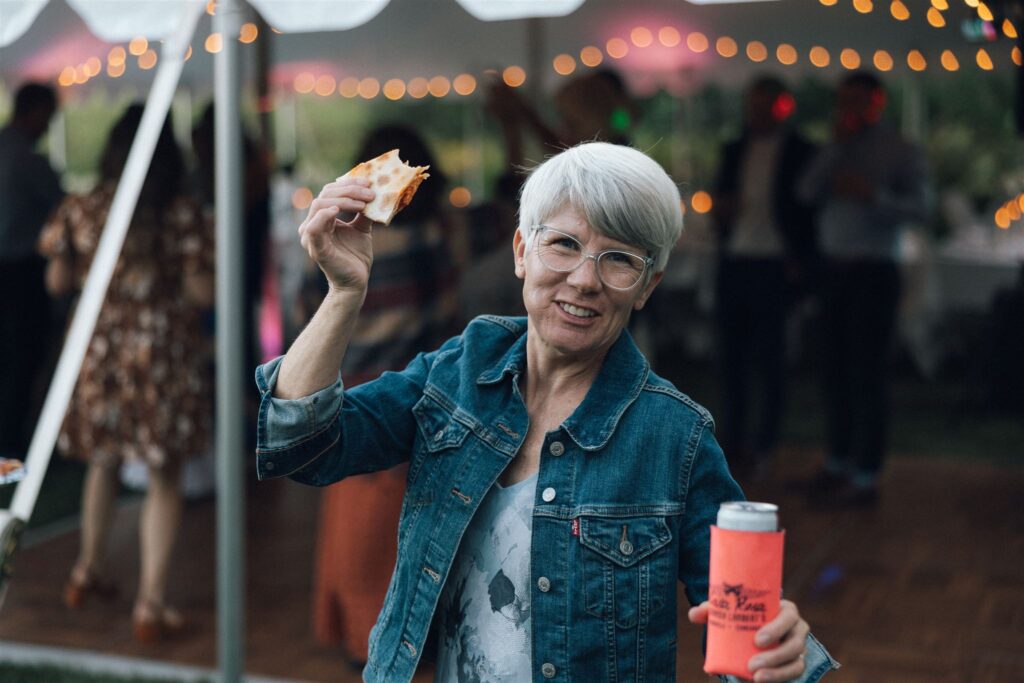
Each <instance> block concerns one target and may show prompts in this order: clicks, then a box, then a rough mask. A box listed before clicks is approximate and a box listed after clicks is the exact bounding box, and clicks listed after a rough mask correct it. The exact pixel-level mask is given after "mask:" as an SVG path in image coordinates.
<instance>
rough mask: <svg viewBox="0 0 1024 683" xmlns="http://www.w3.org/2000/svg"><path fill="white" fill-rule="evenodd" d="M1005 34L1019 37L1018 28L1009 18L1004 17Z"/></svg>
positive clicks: (1009, 36) (1008, 36) (1010, 36)
mask: <svg viewBox="0 0 1024 683" xmlns="http://www.w3.org/2000/svg"><path fill="white" fill-rule="evenodd" d="M1003 35H1004V36H1006V37H1007V38H1016V37H1017V29H1016V27H1015V26H1014V25H1013V24H1012V23H1011V22H1010V20H1009V19H1003Z"/></svg>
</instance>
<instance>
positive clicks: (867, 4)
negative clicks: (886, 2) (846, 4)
mask: <svg viewBox="0 0 1024 683" xmlns="http://www.w3.org/2000/svg"><path fill="white" fill-rule="evenodd" d="M874 8H875V6H874V5H873V4H872V3H871V0H853V9H855V10H857V11H858V12H860V13H861V14H868V13H869V12H870V11H871V10H873V9H874Z"/></svg>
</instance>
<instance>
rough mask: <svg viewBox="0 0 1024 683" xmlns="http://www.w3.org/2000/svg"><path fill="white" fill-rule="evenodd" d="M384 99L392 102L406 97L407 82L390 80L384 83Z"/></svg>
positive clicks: (396, 79)
mask: <svg viewBox="0 0 1024 683" xmlns="http://www.w3.org/2000/svg"><path fill="white" fill-rule="evenodd" d="M384 97H386V98H388V99H389V100H392V101H394V100H400V99H402V98H403V97H405V81H403V80H402V79H401V78H391V79H388V81H387V82H386V83H384Z"/></svg>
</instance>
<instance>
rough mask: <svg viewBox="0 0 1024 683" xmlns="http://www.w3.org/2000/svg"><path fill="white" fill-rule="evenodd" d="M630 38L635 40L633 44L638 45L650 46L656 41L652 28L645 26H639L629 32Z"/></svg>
mask: <svg viewBox="0 0 1024 683" xmlns="http://www.w3.org/2000/svg"><path fill="white" fill-rule="evenodd" d="M629 39H630V40H631V41H633V44H634V45H636V46H637V47H649V46H650V44H651V43H653V42H654V36H653V35H651V31H650V29H647V28H644V27H643V26H637V27H636V28H634V29H633V30H632V31H630V32H629Z"/></svg>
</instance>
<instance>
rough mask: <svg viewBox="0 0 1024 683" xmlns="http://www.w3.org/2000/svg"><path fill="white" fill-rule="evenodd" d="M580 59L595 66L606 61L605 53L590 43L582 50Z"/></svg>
mask: <svg viewBox="0 0 1024 683" xmlns="http://www.w3.org/2000/svg"><path fill="white" fill-rule="evenodd" d="M580 61H581V62H583V63H584V64H585V65H586V66H589V67H595V66H598V65H599V64H600V63H601V62H603V61H604V53H603V52H601V50H600V49H598V48H596V47H594V46H593V45H588V46H586V47H585V48H583V49H582V50H580Z"/></svg>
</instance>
